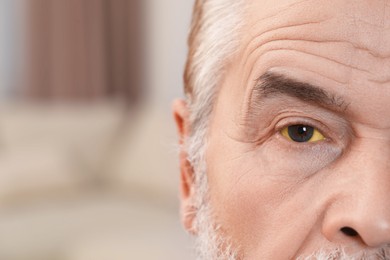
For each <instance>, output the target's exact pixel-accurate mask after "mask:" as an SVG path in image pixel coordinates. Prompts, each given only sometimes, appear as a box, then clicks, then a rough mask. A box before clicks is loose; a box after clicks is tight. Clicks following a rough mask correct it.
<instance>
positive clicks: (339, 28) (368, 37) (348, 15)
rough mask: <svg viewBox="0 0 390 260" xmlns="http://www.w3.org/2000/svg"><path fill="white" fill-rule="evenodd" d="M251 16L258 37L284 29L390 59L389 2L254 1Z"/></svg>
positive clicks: (250, 6)
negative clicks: (350, 44)
mask: <svg viewBox="0 0 390 260" xmlns="http://www.w3.org/2000/svg"><path fill="white" fill-rule="evenodd" d="M247 14H248V16H247V21H248V27H249V28H250V29H252V30H257V33H268V34H270V33H275V30H278V29H279V30H280V29H281V28H284V29H286V30H285V31H286V32H288V31H289V32H291V34H293V35H295V34H296V32H297V31H300V33H299V34H298V35H300V36H304V38H310V39H312V40H315V39H317V40H319V41H325V40H328V41H345V42H351V43H353V44H355V46H356V47H359V48H362V49H369V50H372V51H374V53H373V54H374V55H378V56H388V55H390V45H389V44H388V43H389V42H388V40H389V37H390V1H388V0H365V1H362V0H326V1H324V0H306V1H305V0H303V1H300V0H277V1H275V0H251V1H250V3H249V5H248V9H247ZM305 25H306V26H305ZM303 27H305V30H302V28H303ZM288 29H289V30H288ZM254 33H256V32H254ZM293 35H290V36H293ZM298 35H295V36H298Z"/></svg>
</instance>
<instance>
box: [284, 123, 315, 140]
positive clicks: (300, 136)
mask: <svg viewBox="0 0 390 260" xmlns="http://www.w3.org/2000/svg"><path fill="white" fill-rule="evenodd" d="M313 133H314V128H313V127H311V126H307V125H292V126H289V127H288V134H289V136H290V138H291V139H292V140H293V141H295V142H307V141H309V140H310V139H311V138H312V137H313Z"/></svg>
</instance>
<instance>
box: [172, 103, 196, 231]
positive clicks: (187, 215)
mask: <svg viewBox="0 0 390 260" xmlns="http://www.w3.org/2000/svg"><path fill="white" fill-rule="evenodd" d="M173 116H174V119H175V122H176V127H177V132H178V136H179V144H180V152H179V163H180V201H181V218H182V223H183V225H184V227H185V229H186V230H187V231H188V232H190V233H196V231H195V229H194V225H193V223H194V219H195V215H196V211H197V209H196V207H195V204H194V196H195V195H194V194H195V185H194V170H193V167H192V165H191V163H190V162H189V161H188V153H187V150H186V140H187V139H188V137H189V135H190V122H189V110H188V107H187V104H186V102H185V101H184V100H182V99H178V100H175V101H174V102H173Z"/></svg>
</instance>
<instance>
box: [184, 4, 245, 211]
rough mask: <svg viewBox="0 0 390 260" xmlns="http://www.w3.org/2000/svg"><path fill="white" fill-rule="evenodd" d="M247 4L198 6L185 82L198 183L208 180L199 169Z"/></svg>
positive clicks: (190, 150)
mask: <svg viewBox="0 0 390 260" xmlns="http://www.w3.org/2000/svg"><path fill="white" fill-rule="evenodd" d="M243 3H244V0H197V1H196V3H195V6H194V13H193V20H192V29H191V33H190V37H189V40H188V44H189V53H188V60H187V65H186V70H185V74H184V81H185V92H186V97H187V104H188V107H189V110H190V118H189V124H190V129H191V133H190V138H189V140H188V142H187V144H186V149H187V152H188V154H189V157H188V160H189V162H190V163H191V164H192V166H193V167H194V170H195V173H198V174H196V175H195V182H196V183H201V182H205V181H206V180H205V178H206V176H205V174H200V173H201V172H206V169H204V167H205V166H204V167H203V166H202V167H201V168H199V167H200V165H201V162H202V161H204V154H205V150H206V137H207V126H208V121H209V118H210V114H211V112H212V109H213V104H214V100H215V96H216V92H217V87H218V85H219V83H220V82H221V80H222V78H223V76H224V72H225V67H226V65H227V64H228V61H229V58H230V57H232V55H233V54H234V53H235V50H237V48H238V45H239V35H238V33H239V28H240V26H241V25H242V21H243V19H241V18H242V14H243V12H244V10H243ZM202 179H204V180H202ZM206 186H207V185H206ZM206 186H205V185H199V187H206ZM199 192H204V193H205V192H206V191H205V190H204V191H199ZM199 203H200V202H199ZM198 205H199V204H198Z"/></svg>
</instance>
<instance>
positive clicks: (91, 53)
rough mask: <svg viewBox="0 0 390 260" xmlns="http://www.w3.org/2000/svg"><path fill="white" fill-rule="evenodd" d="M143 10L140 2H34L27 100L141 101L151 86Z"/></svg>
mask: <svg viewBox="0 0 390 260" xmlns="http://www.w3.org/2000/svg"><path fill="white" fill-rule="evenodd" d="M142 9H143V8H142V4H141V1H134V0H132V1H128V0H93V1H90V0H34V1H28V2H27V10H28V11H27V14H28V17H27V21H28V24H27V28H28V29H27V32H28V35H27V37H26V38H27V44H26V47H27V48H26V50H27V51H26V53H27V55H28V57H27V59H26V70H25V71H26V75H25V79H26V80H25V81H24V84H23V87H22V90H21V95H22V96H23V97H24V98H27V99H33V100H35V99H37V100H48V101H52V100H54V101H56V100H61V101H63V100H65V101H67V100H100V99H107V98H115V99H123V100H125V101H126V102H128V103H134V102H136V101H137V100H138V99H139V97H140V95H141V93H142V92H143V89H144V87H145V85H144V78H143V76H142V75H143V64H144V62H143V60H144V58H143V53H144V50H143V48H142V46H143V34H142V31H143V30H142V29H143V28H142V24H143V19H142V18H143V17H142V14H143V10H142Z"/></svg>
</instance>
